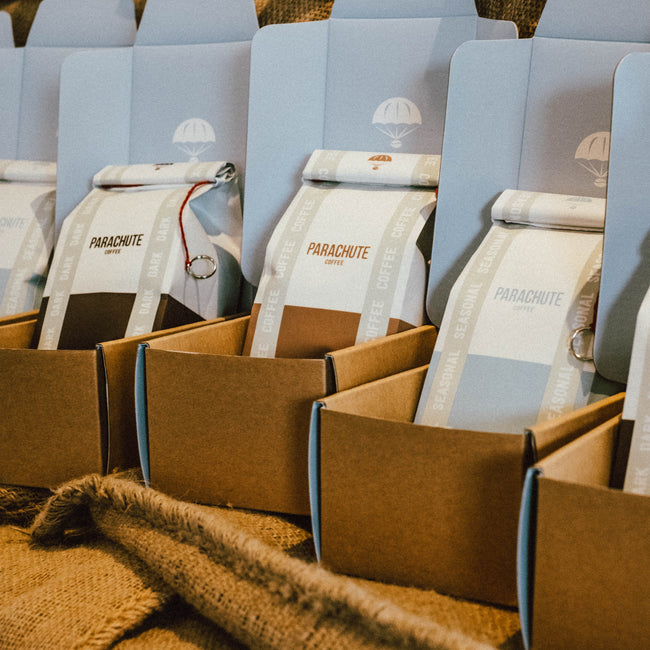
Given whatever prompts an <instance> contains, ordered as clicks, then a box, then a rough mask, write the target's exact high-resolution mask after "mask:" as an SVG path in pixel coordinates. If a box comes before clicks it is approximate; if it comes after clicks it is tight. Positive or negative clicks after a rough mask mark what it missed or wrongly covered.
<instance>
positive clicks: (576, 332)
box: [569, 327, 594, 361]
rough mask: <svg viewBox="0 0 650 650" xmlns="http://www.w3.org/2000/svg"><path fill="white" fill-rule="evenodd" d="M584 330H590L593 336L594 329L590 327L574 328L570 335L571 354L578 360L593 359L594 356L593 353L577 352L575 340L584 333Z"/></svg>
mask: <svg viewBox="0 0 650 650" xmlns="http://www.w3.org/2000/svg"><path fill="white" fill-rule="evenodd" d="M583 332H589V333H590V334H591V335H592V336H593V333H594V332H593V330H592V329H591V328H590V327H579V328H578V329H575V330H573V332H571V336H570V337H569V350H570V352H571V354H572V355H573V356H574V357H575V358H576V359H577V360H578V361H593V360H594V358H593V356H591V355H586V354H580V353H579V352H576V349H575V342H576V339H577V338H578V337H579V336H580V335H581V334H582V333H583Z"/></svg>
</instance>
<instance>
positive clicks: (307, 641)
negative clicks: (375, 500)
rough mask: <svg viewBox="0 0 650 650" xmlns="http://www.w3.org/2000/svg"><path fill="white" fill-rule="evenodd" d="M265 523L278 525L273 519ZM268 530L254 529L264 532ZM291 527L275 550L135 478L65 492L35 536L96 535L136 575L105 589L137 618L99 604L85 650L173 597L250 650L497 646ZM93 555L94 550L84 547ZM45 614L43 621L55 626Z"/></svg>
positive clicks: (42, 517)
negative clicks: (346, 570)
mask: <svg viewBox="0 0 650 650" xmlns="http://www.w3.org/2000/svg"><path fill="white" fill-rule="evenodd" d="M257 516H258V517H260V521H262V520H265V521H267V523H268V522H269V521H270V520H272V518H271V519H269V517H268V516H266V517H265V516H263V515H257ZM259 523H260V522H258V523H257V524H252V525H251V527H252V528H253V529H255V530H258V531H259V530H260V526H259ZM278 525H279V527H282V525H280V523H278ZM284 527H285V528H287V527H288V528H290V529H293V530H294V531H295V532H294V533H293V534H292V535H286V534H284V539H282V537H283V536H282V535H280V536H278V535H277V534H276V533H274V532H272V531H271V528H272V526H270V525H267V530H266V532H264V531H262V532H261V537H264V536H265V535H266V536H268V537H269V539H271V538H272V539H276V540H279V541H278V544H275V545H272V544H270V543H267V542H265V541H263V539H261V538H260V536H255V535H252V534H250V533H249V532H247V531H246V530H245V529H244V527H243V526H242V525H241V523H237V522H236V521H233V520H232V519H231V518H230V511H229V510H228V509H219V508H202V507H200V506H196V505H193V504H188V503H184V502H180V501H177V500H174V499H171V498H169V497H166V496H165V495H163V494H161V493H159V492H156V491H154V490H151V489H147V488H144V487H143V486H141V485H139V484H138V483H135V482H133V481H130V480H125V479H122V478H120V477H112V476H109V477H104V478H102V477H99V476H95V475H93V476H88V477H85V478H83V479H80V480H78V481H73V482H71V483H68V484H65V485H63V486H61V487H60V488H59V489H58V490H57V491H56V492H55V493H54V494H53V496H52V497H51V498H50V500H49V501H48V503H47V504H46V506H45V507H44V509H43V510H42V511H41V512H40V514H39V515H38V517H37V518H36V520H35V522H34V525H33V527H32V530H31V536H32V540H33V541H34V543H35V544H36V545H37V546H36V547H35V549H36V551H38V552H42V549H60V548H63V547H62V546H61V545H62V544H65V542H66V539H67V537H68V535H69V533H70V530H71V529H72V530H74V531H75V539H79V537H78V534H79V530H85V531H86V532H85V536H86V538H87V539H89V540H91V541H92V540H93V539H98V540H99V541H94V542H93V544H94V546H92V550H94V551H97V550H98V549H101V548H103V547H102V546H101V544H106V543H108V542H111V543H113V545H114V546H116V547H117V548H118V549H119V551H120V553H119V554H118V555H119V562H118V564H119V565H120V566H121V568H124V567H128V569H129V570H130V571H131V572H133V573H134V575H135V577H134V576H132V575H129V576H128V582H129V584H128V587H125V579H126V576H123V575H121V574H120V573H119V572H117V573H115V572H112V573H111V574H110V577H107V578H106V580H105V582H104V584H103V585H102V586H101V587H99V586H98V585H96V589H98V590H99V591H101V592H102V593H103V594H104V598H106V599H107V600H108V602H109V603H113V602H114V600H115V599H114V598H113V595H112V594H120V595H121V598H122V599H125V601H126V600H128V602H129V607H128V612H129V616H126V612H124V611H122V609H118V610H117V611H114V609H115V608H114V606H112V605H111V607H113V610H111V609H110V607H108V609H109V610H110V612H109V614H110V615H109V614H106V613H105V612H104V611H102V610H101V608H100V605H98V604H97V602H94V604H93V607H94V609H95V620H96V621H97V620H99V621H107V620H110V621H112V623H111V625H110V626H108V625H107V624H106V623H105V624H104V625H105V627H107V626H108V627H109V631H108V632H107V631H106V630H105V629H104V630H102V629H97V626H95V627H94V628H93V629H91V630H85V631H83V634H81V636H80V638H82V639H83V643H82V644H81V645H80V646H79V647H108V646H102V645H101V643H99V642H100V641H103V640H105V639H109V638H110V639H112V641H114V640H115V639H117V638H121V637H125V635H128V634H130V633H132V632H133V629H134V625H136V624H141V623H142V622H143V621H144V619H145V618H146V615H148V614H150V613H153V612H155V611H158V610H160V609H161V608H162V607H163V606H169V602H170V599H172V598H174V597H177V598H180V599H182V601H184V602H185V603H188V604H189V605H190V606H192V607H193V608H194V609H195V610H196V612H198V613H199V614H200V615H201V616H202V617H203V618H204V619H205V620H206V621H209V622H211V623H213V624H215V625H216V626H217V627H218V628H220V629H221V630H223V631H225V632H226V633H227V634H228V635H230V637H232V638H233V639H234V640H236V641H237V642H239V643H241V644H244V645H245V646H247V647H265V648H283V649H284V648H375V647H386V648H441V649H442V648H444V649H461V648H462V649H467V650H474V649H479V648H487V647H492V646H488V645H487V644H484V643H480V642H479V641H476V640H475V639H473V638H471V637H469V636H467V635H465V634H462V633H460V632H458V631H457V630H454V629H449V628H447V627H445V626H443V625H440V624H439V623H438V622H436V621H435V619H432V618H429V617H427V616H423V615H419V614H415V613H413V612H411V611H407V609H405V608H403V607H400V606H399V605H397V604H396V603H395V601H394V600H392V599H391V598H390V597H389V598H386V597H383V596H382V595H380V593H379V592H373V591H372V590H370V589H367V588H365V587H364V586H363V585H362V584H361V583H360V582H359V581H354V580H352V579H349V578H346V577H343V576H338V575H335V574H333V573H331V572H329V571H327V570H325V569H323V568H321V567H319V566H318V565H317V564H315V563H313V562H306V561H304V560H301V559H297V558H295V557H292V556H291V553H290V552H287V551H288V550H289V551H290V548H292V547H296V546H301V545H302V543H303V541H304V540H305V539H307V538H308V533H307V532H305V531H304V530H301V529H300V528H299V527H297V526H295V525H287V523H286V522H285V524H284ZM98 534H99V537H97V535H98ZM93 536H95V537H93ZM283 544H284V545H285V546H286V547H287V548H282V547H281V545H283ZM86 547H88V542H84V545H83V547H81V548H86ZM39 549H40V550H39ZM105 572H106V571H105ZM136 579H137V580H139V581H140V585H137V584H135V582H134V581H135V580H136ZM125 593H128V594H129V596H128V598H127V597H126V596H125V595H124V594H125ZM68 594H69V599H74V603H70V605H71V606H72V607H73V609H74V608H77V609H78V608H82V609H83V608H84V606H85V603H84V602H83V601H82V600H80V599H79V598H78V594H75V592H74V589H70V588H69V589H68ZM96 600H97V599H95V601H96ZM118 600H119V599H118ZM34 608H35V609H36V610H38V609H39V603H38V601H37V600H36V599H34V601H33V602H31V603H27V602H23V603H22V610H23V611H22V612H20V614H19V618H25V615H26V614H29V613H30V612H31V614H32V615H31V617H30V620H35V619H38V618H39V617H38V616H36V615H35V614H34V613H33V612H32V610H33V609H34ZM98 608H99V609H98ZM10 609H11V608H10ZM42 609H43V608H42V607H41V610H39V611H40V614H39V615H40V617H41V619H43V618H47V615H46V612H44V611H42ZM13 611H16V612H17V610H16V609H15V608H14V609H13ZM71 615H72V614H71V613H69V614H68V617H70V616H71ZM74 615H75V616H76V612H75V614H74ZM512 616H513V617H514V616H516V615H514V614H512ZM124 617H126V618H124ZM80 618H81V619H83V620H85V618H87V617H85V616H81V617H80ZM123 618H124V620H122V619H123ZM1 622H2V625H0V628H4V629H5V632H4V634H5V637H6V636H7V630H10V631H11V630H12V629H13V630H15V627H16V626H15V621H13V622H12V621H10V620H8V619H7V618H5V620H2V621H1ZM21 632H22V633H24V632H25V630H24V629H23V630H21ZM150 633H151V634H153V632H152V631H151V630H150ZM2 634H3V632H0V646H2V647H20V646H19V645H16V646H11V645H9V644H7V643H6V638H5V645H3V643H2V641H3V637H2V636H1V635H2ZM91 641H92V643H94V644H95V645H92V644H91V643H90V642H91ZM84 644H86V645H84ZM23 647H25V646H23ZM53 647H57V646H53ZM58 647H63V646H58ZM70 647H72V646H70Z"/></svg>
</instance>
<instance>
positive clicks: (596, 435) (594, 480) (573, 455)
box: [537, 415, 621, 487]
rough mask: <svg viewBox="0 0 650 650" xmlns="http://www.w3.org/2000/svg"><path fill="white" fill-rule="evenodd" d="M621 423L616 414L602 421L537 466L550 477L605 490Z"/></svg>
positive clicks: (619, 417)
mask: <svg viewBox="0 0 650 650" xmlns="http://www.w3.org/2000/svg"><path fill="white" fill-rule="evenodd" d="M620 421H621V416H620V415H617V416H615V417H613V418H611V419H609V420H607V421H606V422H603V423H602V424H601V425H599V426H597V427H596V428H594V429H592V430H590V431H588V432H587V433H585V434H584V435H581V436H580V437H578V438H576V439H575V440H573V441H571V442H570V443H569V444H567V445H565V446H563V447H560V448H559V449H558V450H557V451H555V452H554V453H552V454H550V455H549V456H547V457H546V458H544V459H542V460H541V461H540V462H539V463H537V467H538V468H539V469H540V470H541V472H542V474H543V475H544V476H547V477H549V478H554V479H557V480H560V481H571V482H575V483H580V484H582V485H595V486H600V487H608V486H609V482H610V476H611V470H612V460H613V457H614V449H615V446H616V438H617V433H618V425H619V422H620Z"/></svg>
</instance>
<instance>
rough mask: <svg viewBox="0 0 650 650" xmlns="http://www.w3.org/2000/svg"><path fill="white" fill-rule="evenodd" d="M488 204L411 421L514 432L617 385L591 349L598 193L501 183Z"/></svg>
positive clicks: (601, 217)
mask: <svg viewBox="0 0 650 650" xmlns="http://www.w3.org/2000/svg"><path fill="white" fill-rule="evenodd" d="M538 204H541V206H542V209H541V210H540V214H541V218H539V219H537V220H535V218H534V215H535V212H536V211H537V209H538V207H539V205H538ZM574 205H576V206H578V208H579V209H578V210H574V209H573V208H572V206H574ZM495 206H496V209H495V210H494V211H493V215H492V217H493V225H492V228H491V229H490V231H489V232H488V234H487V235H486V237H485V239H484V240H483V242H482V243H481V244H480V246H479V247H478V249H477V250H476V252H475V253H474V255H473V256H472V257H471V258H470V261H469V263H468V264H467V266H466V267H465V268H464V270H463V271H462V272H461V274H460V275H459V277H458V279H457V281H456V282H455V284H454V286H453V288H452V291H451V293H450V296H449V301H448V303H447V307H446V309H445V313H444V316H443V320H442V323H441V326H440V332H439V334H438V339H437V341H436V346H435V348H434V352H433V356H432V359H431V365H430V367H429V371H428V373H427V377H426V381H425V384H424V388H423V391H422V396H421V399H420V403H419V406H418V410H417V413H416V417H415V422H416V423H418V424H426V425H430V426H437V427H451V428H456V429H468V430H482V431H497V432H506V433H507V432H512V433H521V432H522V431H523V430H524V428H525V427H527V426H531V425H533V424H535V423H539V422H543V421H545V420H548V419H551V418H554V417H557V416H559V415H562V414H564V413H567V412H569V411H572V410H574V409H576V408H578V407H580V406H583V405H584V404H586V403H587V402H589V401H594V400H595V399H598V398H599V397H602V396H603V395H605V394H611V393H612V392H615V391H616V390H618V389H619V388H620V387H618V386H616V385H613V384H610V383H609V382H606V381H605V380H604V379H602V378H601V377H599V376H598V375H597V374H596V371H595V367H594V365H593V362H592V360H591V351H590V348H591V345H592V343H593V322H594V309H595V305H596V301H597V298H598V291H599V286H600V269H601V261H602V241H603V236H602V228H603V223H604V200H600V199H591V198H589V197H581V198H579V199H576V198H573V197H565V196H562V195H548V194H541V193H532V192H513V191H509V192H508V193H507V194H506V195H505V197H504V196H502V197H501V198H500V199H498V200H497V202H496V204H495ZM549 206H553V207H549ZM585 206H588V207H589V208H591V209H592V212H593V210H595V211H596V213H599V217H596V218H595V219H594V218H593V215H589V214H588V211H586V210H585ZM555 207H558V208H559V209H558V210H555ZM553 212H556V214H555V215H553ZM586 215H587V216H586ZM513 222H516V223H513ZM551 223H552V224H553V226H552V227H551V226H550V224H551ZM598 223H599V224H600V230H599V231H596V229H595V224H598ZM522 224H529V225H522ZM434 254H435V248H434Z"/></svg>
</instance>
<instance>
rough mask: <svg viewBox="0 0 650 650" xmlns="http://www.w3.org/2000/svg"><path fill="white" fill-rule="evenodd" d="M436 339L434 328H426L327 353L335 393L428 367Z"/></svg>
mask: <svg viewBox="0 0 650 650" xmlns="http://www.w3.org/2000/svg"><path fill="white" fill-rule="evenodd" d="M436 335H437V330H436V328H435V327H432V326H430V325H426V326H423V327H418V328H416V329H413V330H407V331H405V332H400V333H398V334H393V335H391V336H390V337H382V338H379V339H375V340H373V341H368V342H366V343H362V344H361V345H355V346H353V347H351V348H345V349H343V350H337V351H335V352H330V353H329V354H328V355H327V357H329V358H330V359H331V361H332V367H333V370H334V380H335V382H336V390H337V391H342V390H347V389H348V388H352V387H353V386H359V385H360V384H366V383H368V382H370V381H374V380H375V379H379V378H380V377H386V376H388V375H394V374H396V373H398V372H402V371H404V370H408V369H409V368H415V367H419V366H423V365H425V364H427V363H428V362H429V360H430V359H431V353H432V352H433V346H434V345H435V341H436Z"/></svg>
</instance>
